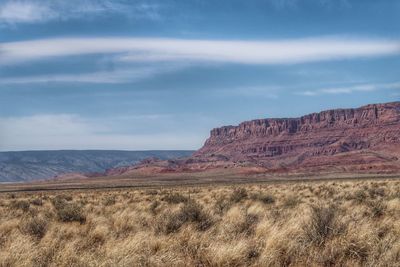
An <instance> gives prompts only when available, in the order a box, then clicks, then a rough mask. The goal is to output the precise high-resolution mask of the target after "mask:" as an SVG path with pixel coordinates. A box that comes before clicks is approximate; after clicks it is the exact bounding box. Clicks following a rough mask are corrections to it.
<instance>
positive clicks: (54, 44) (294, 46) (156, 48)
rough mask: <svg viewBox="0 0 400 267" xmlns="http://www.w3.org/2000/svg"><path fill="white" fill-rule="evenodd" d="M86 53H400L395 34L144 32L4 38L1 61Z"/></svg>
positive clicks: (269, 57)
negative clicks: (150, 35) (259, 37)
mask: <svg viewBox="0 0 400 267" xmlns="http://www.w3.org/2000/svg"><path fill="white" fill-rule="evenodd" d="M83 54H119V55H120V60H123V61H129V62H143V61H156V62H159V61H168V62H170V61H192V62H193V61H197V62H198V61H203V62H226V63H242V64H294V63H303V62H313V61H322V60H340V59H349V58H358V57H373V56H387V55H396V54H400V43H399V41H394V40H366V39H348V38H310V39H293V40H273V41H214V40H182V39H144V38H61V39H41V40H34V41H20V42H9V43H0V62H2V63H3V64H12V63H17V62H26V61H29V60H40V59H44V58H51V57H62V56H71V55H83Z"/></svg>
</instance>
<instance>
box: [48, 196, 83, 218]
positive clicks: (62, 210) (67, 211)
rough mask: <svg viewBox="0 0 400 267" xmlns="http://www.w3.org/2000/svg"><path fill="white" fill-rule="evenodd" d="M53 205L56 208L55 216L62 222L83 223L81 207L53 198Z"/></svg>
mask: <svg viewBox="0 0 400 267" xmlns="http://www.w3.org/2000/svg"><path fill="white" fill-rule="evenodd" d="M52 203H53V206H54V208H55V209H56V214H57V217H58V219H59V220H60V221H62V222H73V221H76V222H79V223H81V224H83V223H84V222H85V221H86V216H85V215H84V214H83V211H82V207H81V206H79V205H78V204H76V203H68V202H66V201H65V200H62V199H59V198H54V199H53V201H52Z"/></svg>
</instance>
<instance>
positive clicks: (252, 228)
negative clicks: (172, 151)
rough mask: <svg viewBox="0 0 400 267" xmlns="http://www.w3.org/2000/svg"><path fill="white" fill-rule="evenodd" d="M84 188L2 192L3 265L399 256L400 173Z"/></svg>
mask: <svg viewBox="0 0 400 267" xmlns="http://www.w3.org/2000/svg"><path fill="white" fill-rule="evenodd" d="M21 186H22V185H20V187H18V188H19V189H22V187H21ZM25 186H26V185H25ZM0 187H2V189H3V190H4V188H5V187H3V186H0ZM10 188H11V187H8V190H9V191H10ZM18 188H16V187H15V186H14V190H15V189H18ZM85 188H86V189H76V190H72V189H70V190H50V189H49V188H47V189H46V190H47V191H34V192H28V191H22V192H3V193H0V214H1V216H0V266H399V265H398V264H399V262H400V179H395V178H388V177H386V178H383V179H372V178H364V179H353V180H349V179H337V180H323V181H318V180H314V181H301V180H300V181H284V182H271V183H257V182H254V183H251V184H240V183H238V184H227V183H215V184H213V183H211V184H202V185H200V184H194V185H193V184H192V185H190V186H176V185H168V186H160V185H158V186H157V185H152V186H151V187H141V188H135V187H126V188H114V189H110V188H102V189H94V188H89V187H85ZM24 189H27V187H25V188H24ZM57 189H63V188H60V187H57ZM64 189H65V188H64ZM35 190H40V188H38V187H36V189H35Z"/></svg>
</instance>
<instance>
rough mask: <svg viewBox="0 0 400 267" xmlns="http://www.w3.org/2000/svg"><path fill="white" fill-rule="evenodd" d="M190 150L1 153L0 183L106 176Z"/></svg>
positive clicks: (176, 155)
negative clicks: (95, 174) (65, 176)
mask: <svg viewBox="0 0 400 267" xmlns="http://www.w3.org/2000/svg"><path fill="white" fill-rule="evenodd" d="M192 153H193V151H190V150H153V151H122V150H54V151H53V150H43V151H16V152H13V151H10V152H0V182H22V181H33V180H37V179H46V178H52V177H55V176H59V175H62V174H67V173H93V172H104V171H106V170H108V169H111V168H118V167H123V166H130V165H134V164H136V163H138V162H140V161H142V160H143V159H146V158H150V157H155V158H159V159H164V160H166V159H175V158H180V157H187V156H190V155H191V154H192Z"/></svg>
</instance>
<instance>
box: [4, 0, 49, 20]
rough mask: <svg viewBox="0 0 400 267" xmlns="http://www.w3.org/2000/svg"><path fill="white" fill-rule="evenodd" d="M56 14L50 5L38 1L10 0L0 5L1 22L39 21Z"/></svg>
mask: <svg viewBox="0 0 400 267" xmlns="http://www.w3.org/2000/svg"><path fill="white" fill-rule="evenodd" d="M55 15H56V14H55V13H54V12H53V11H52V10H51V9H50V8H49V7H48V6H46V5H41V4H38V3H30V2H22V1H9V2H6V3H5V4H3V5H1V6H0V23H1V22H3V23H8V24H14V23H37V22H42V21H45V20H49V19H52V18H54V17H55Z"/></svg>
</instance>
